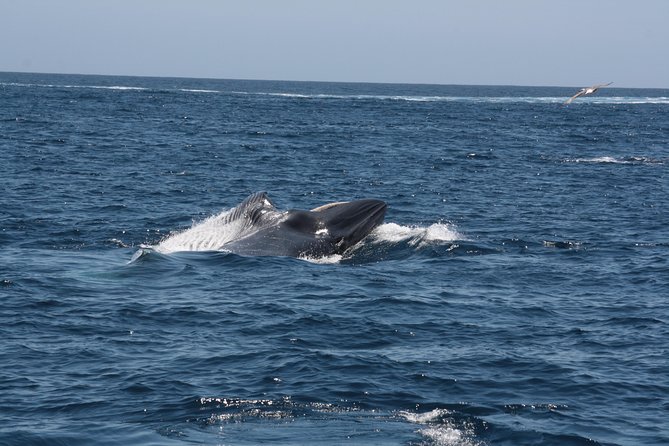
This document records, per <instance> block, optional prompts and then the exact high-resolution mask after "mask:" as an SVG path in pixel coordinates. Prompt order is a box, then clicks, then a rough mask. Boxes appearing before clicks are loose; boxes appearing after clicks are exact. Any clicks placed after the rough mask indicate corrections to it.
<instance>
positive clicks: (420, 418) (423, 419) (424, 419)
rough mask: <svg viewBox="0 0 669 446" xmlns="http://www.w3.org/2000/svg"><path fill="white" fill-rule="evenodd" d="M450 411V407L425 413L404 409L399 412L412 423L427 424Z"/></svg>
mask: <svg viewBox="0 0 669 446" xmlns="http://www.w3.org/2000/svg"><path fill="white" fill-rule="evenodd" d="M450 413H451V412H450V411H449V410H448V409H434V410H431V411H429V412H424V413H416V412H406V411H402V412H400V413H399V414H400V415H401V416H402V417H404V418H406V420H407V421H409V422H411V423H416V424H426V423H430V422H434V421H438V420H439V419H440V418H443V417H444V416H445V415H448V414H450Z"/></svg>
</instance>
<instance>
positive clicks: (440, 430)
mask: <svg viewBox="0 0 669 446" xmlns="http://www.w3.org/2000/svg"><path fill="white" fill-rule="evenodd" d="M449 414H451V411H449V410H447V409H434V410H431V411H429V412H424V413H414V412H405V411H403V412H399V415H401V416H402V417H404V418H405V419H406V420H407V421H409V422H410V423H414V424H422V425H426V426H425V427H423V428H421V429H419V430H418V433H420V434H421V435H422V436H424V437H426V438H427V439H429V440H430V444H435V445H439V446H476V445H480V444H481V442H479V441H476V440H473V439H472V438H471V437H472V436H473V433H472V432H468V431H467V430H463V429H460V428H458V427H457V426H455V425H454V424H453V423H452V422H450V421H448V420H444V417H445V416H447V415H449Z"/></svg>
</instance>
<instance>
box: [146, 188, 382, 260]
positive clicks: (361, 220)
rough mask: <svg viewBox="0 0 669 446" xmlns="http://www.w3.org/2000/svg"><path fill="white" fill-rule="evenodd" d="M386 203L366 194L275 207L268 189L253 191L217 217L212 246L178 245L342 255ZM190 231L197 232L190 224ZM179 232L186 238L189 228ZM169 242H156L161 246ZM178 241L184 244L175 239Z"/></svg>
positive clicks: (279, 253) (262, 253) (371, 225)
mask: <svg viewBox="0 0 669 446" xmlns="http://www.w3.org/2000/svg"><path fill="white" fill-rule="evenodd" d="M386 207H387V206H386V203H385V202H383V201H381V200H375V199H364V200H355V201H347V202H336V203H329V204H326V205H323V206H320V207H317V208H315V209H311V210H296V209H292V210H288V211H281V210H278V209H277V208H276V207H275V205H274V203H273V202H272V200H270V198H269V197H268V195H267V193H266V192H257V193H254V194H252V195H250V196H249V197H247V198H246V199H245V200H244V201H242V202H241V203H240V204H239V205H237V206H236V207H235V208H233V209H231V210H230V211H229V212H227V213H225V214H224V215H222V216H221V217H217V220H216V221H215V223H216V225H217V226H218V227H225V228H226V232H227V234H228V235H227V236H226V237H225V238H224V239H222V240H221V241H218V242H217V244H215V245H213V244H211V243H208V244H206V245H203V244H199V245H197V246H195V245H194V244H193V245H192V247H189V248H187V249H180V250H203V249H208V250H219V251H229V252H233V253H235V254H240V255H244V256H290V257H314V258H316V257H323V256H330V255H334V254H343V253H344V252H345V251H346V250H347V249H349V248H351V247H352V246H354V245H355V244H357V243H358V242H360V241H361V240H362V239H364V238H365V237H366V236H367V235H368V234H369V233H370V232H371V231H372V230H373V229H374V228H376V227H377V226H379V225H380V224H381V223H382V222H383V219H384V217H385V213H386ZM189 231H193V232H197V228H196V227H194V228H192V229H191V230H189ZM189 231H186V233H184V234H185V235H184V234H181V235H177V236H176V237H175V238H178V237H179V236H182V237H185V236H187V235H188V232H189ZM170 243H171V241H170V240H169V239H168V240H165V241H164V242H163V243H161V244H160V245H159V248H160V247H161V246H162V247H163V248H164V249H165V250H169V251H173V250H174V249H172V248H170V247H169V246H170ZM179 244H180V245H181V246H183V244H181V243H179Z"/></svg>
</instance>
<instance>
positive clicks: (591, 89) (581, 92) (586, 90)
mask: <svg viewBox="0 0 669 446" xmlns="http://www.w3.org/2000/svg"><path fill="white" fill-rule="evenodd" d="M612 83H613V82H609V83H608V84H598V85H593V86H592V87H586V88H581V89H580V90H579V91H578V93H576V94H575V95H574V96H572V97H570V98H569V99H567V100H566V101H565V102H564V103H565V105H566V104H571V102H572V101H573V100H574V99H576V98H577V97H579V96H585V95H586V94H593V93H594V92H595V91H597V90H599V89H600V88H602V87H607V86H609V85H611V84H612Z"/></svg>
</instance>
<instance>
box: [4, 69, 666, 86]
mask: <svg viewBox="0 0 669 446" xmlns="http://www.w3.org/2000/svg"><path fill="white" fill-rule="evenodd" d="M0 73H5V74H38V75H39V74H42V75H56V76H98V77H105V76H106V77H127V78H133V77H134V78H147V79H194V80H216V81H257V82H304V83H322V84H380V85H417V86H418V85H423V86H462V87H532V88H581V86H575V85H546V84H508V83H500V84H460V83H431V82H391V81H342V80H297V79H266V78H235V77H229V78H227V77H220V78H219V77H208V76H204V77H194V76H179V75H147V74H101V73H75V72H50V71H4V70H0ZM608 88H609V89H616V88H624V89H638V90H667V89H669V87H627V86H624V85H623V86H616V87H608Z"/></svg>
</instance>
